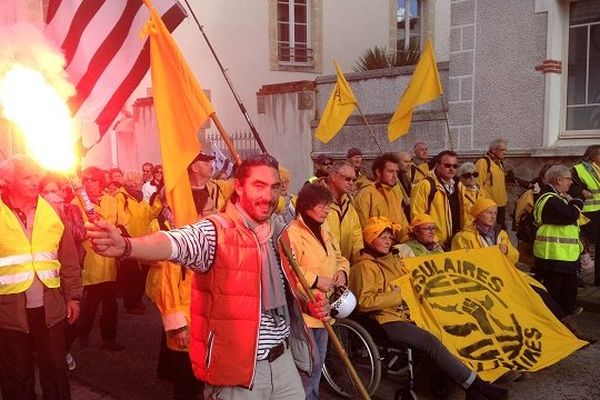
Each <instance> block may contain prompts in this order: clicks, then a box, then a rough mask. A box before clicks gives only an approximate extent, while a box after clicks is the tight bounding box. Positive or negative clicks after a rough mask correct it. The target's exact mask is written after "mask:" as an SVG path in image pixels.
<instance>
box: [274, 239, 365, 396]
mask: <svg viewBox="0 0 600 400" xmlns="http://www.w3.org/2000/svg"><path fill="white" fill-rule="evenodd" d="M279 244H281V248H282V249H283V253H284V254H285V257H286V258H287V260H288V261H289V262H290V265H291V267H292V270H293V271H294V273H295V274H296V277H297V278H298V280H299V281H300V284H301V285H302V288H303V289H304V292H306V295H307V296H308V298H309V300H310V301H315V294H314V293H313V292H312V289H311V287H310V284H309V283H308V282H307V281H306V278H305V277H304V274H303V273H302V270H301V269H300V265H298V261H296V258H295V257H294V255H293V254H292V250H291V249H290V247H289V246H288V245H287V243H286V242H285V241H283V240H282V239H281V238H280V239H279ZM322 322H323V326H324V327H325V330H326V331H327V334H328V335H329V339H330V340H331V342H332V343H333V346H334V347H335V349H336V351H337V352H338V354H339V356H340V358H341V359H342V362H343V364H344V366H345V367H346V369H347V370H348V373H349V374H350V378H352V382H353V383H354V386H355V387H356V390H357V391H358V395H359V396H360V398H361V399H363V400H371V397H370V396H369V392H367V389H366V388H365V385H364V384H363V382H362V380H361V379H360V377H359V376H358V373H357V372H356V369H354V366H353V365H352V362H351V361H350V358H349V357H348V353H346V349H344V346H343V345H342V343H341V342H340V339H339V338H338V336H337V335H336V333H335V331H334V330H333V327H332V326H331V321H322Z"/></svg>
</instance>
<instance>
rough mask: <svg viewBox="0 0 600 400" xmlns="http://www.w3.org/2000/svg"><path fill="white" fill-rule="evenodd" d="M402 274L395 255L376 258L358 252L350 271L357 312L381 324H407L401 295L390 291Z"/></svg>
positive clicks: (408, 315) (407, 314)
mask: <svg viewBox="0 0 600 400" xmlns="http://www.w3.org/2000/svg"><path fill="white" fill-rule="evenodd" d="M405 274H406V271H405V269H404V267H403V265H402V260H401V258H400V257H398V255H396V254H393V253H389V254H387V255H386V256H383V257H377V258H375V257H374V256H372V255H371V254H368V253H365V252H361V253H360V255H359V256H358V257H357V258H356V259H355V260H354V263H353V264H352V268H350V290H352V293H354V295H355V296H356V299H357V301H358V306H357V308H358V310H359V311H361V312H365V313H370V314H371V315H372V316H373V317H374V318H375V319H376V320H377V322H379V323H380V324H383V323H385V322H393V321H410V313H409V311H408V307H407V306H406V304H405V303H404V301H403V300H402V295H401V293H400V292H399V291H397V290H396V291H394V290H393V289H392V282H393V281H394V280H396V279H398V278H400V277H401V276H403V275H405Z"/></svg>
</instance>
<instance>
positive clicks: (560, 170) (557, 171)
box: [544, 164, 571, 184]
mask: <svg viewBox="0 0 600 400" xmlns="http://www.w3.org/2000/svg"><path fill="white" fill-rule="evenodd" d="M570 172H571V171H570V169H569V167H567V166H566V165H562V164H556V165H553V166H551V167H550V168H548V171H546V173H545V174H544V180H545V181H546V183H550V184H552V183H557V182H558V180H559V179H560V178H562V177H563V176H564V175H565V174H566V173H570Z"/></svg>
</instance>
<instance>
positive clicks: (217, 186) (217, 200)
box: [197, 179, 233, 218]
mask: <svg viewBox="0 0 600 400" xmlns="http://www.w3.org/2000/svg"><path fill="white" fill-rule="evenodd" d="M206 189H207V190H208V198H209V201H207V202H206V204H205V205H204V210H197V211H198V217H200V218H202V217H204V216H207V215H210V214H214V213H217V212H220V211H221V210H223V209H224V208H225V204H227V200H229V198H230V197H231V195H232V194H233V183H232V181H230V180H228V179H220V180H216V179H210V180H209V181H208V182H207V183H206Z"/></svg>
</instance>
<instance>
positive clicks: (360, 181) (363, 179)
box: [356, 170, 373, 191]
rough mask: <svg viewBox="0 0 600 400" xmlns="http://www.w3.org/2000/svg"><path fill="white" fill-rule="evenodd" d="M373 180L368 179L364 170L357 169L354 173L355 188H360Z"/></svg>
mask: <svg viewBox="0 0 600 400" xmlns="http://www.w3.org/2000/svg"><path fill="white" fill-rule="evenodd" d="M372 184H373V181H372V180H370V179H369V177H368V176H367V174H366V172H365V171H362V170H361V171H358V172H357V174H356V190H357V191H358V190H360V189H362V188H363V187H365V186H368V185H372Z"/></svg>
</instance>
